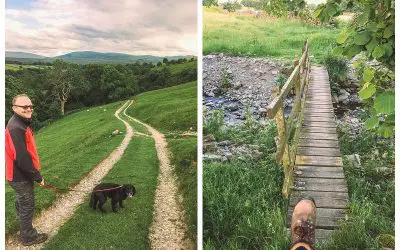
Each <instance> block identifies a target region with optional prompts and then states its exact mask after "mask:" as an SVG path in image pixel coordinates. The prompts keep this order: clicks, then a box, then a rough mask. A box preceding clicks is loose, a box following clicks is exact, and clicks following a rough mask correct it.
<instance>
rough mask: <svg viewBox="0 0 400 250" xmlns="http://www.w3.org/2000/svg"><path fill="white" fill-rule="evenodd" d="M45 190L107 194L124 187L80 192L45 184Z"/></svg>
mask: <svg viewBox="0 0 400 250" xmlns="http://www.w3.org/2000/svg"><path fill="white" fill-rule="evenodd" d="M41 187H42V188H44V189H47V190H53V191H75V192H86V193H87V192H105V191H110V190H114V189H119V188H121V187H122V185H120V186H118V187H113V188H105V189H97V190H96V189H95V190H78V189H71V188H59V187H56V186H54V185H49V184H44V185H43V186H41Z"/></svg>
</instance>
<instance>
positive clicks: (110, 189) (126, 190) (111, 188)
mask: <svg viewBox="0 0 400 250" xmlns="http://www.w3.org/2000/svg"><path fill="white" fill-rule="evenodd" d="M135 193H136V189H135V187H134V186H133V185H131V184H124V185H119V184H114V183H101V184H99V185H97V186H96V187H95V188H94V189H93V192H92V196H91V197H90V203H89V206H90V207H91V208H93V209H94V210H96V205H97V202H99V206H98V207H99V209H100V211H102V212H106V210H104V209H103V205H104V203H106V201H107V197H110V198H111V206H112V210H113V212H114V213H115V212H117V203H119V207H121V208H123V207H124V206H123V204H122V202H123V200H125V199H126V198H127V197H132V196H134V195H135Z"/></svg>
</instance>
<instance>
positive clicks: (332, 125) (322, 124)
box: [303, 121, 336, 128]
mask: <svg viewBox="0 0 400 250" xmlns="http://www.w3.org/2000/svg"><path fill="white" fill-rule="evenodd" d="M303 127H322V128H336V124H335V123H333V121H332V122H319V121H303Z"/></svg>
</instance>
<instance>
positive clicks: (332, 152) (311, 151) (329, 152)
mask: <svg viewBox="0 0 400 250" xmlns="http://www.w3.org/2000/svg"><path fill="white" fill-rule="evenodd" d="M335 136H336V135H335ZM297 154H298V155H320V156H338V157H339V156H341V154H340V150H339V149H338V148H320V147H298V148H297Z"/></svg>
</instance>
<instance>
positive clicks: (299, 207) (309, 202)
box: [290, 198, 316, 249]
mask: <svg viewBox="0 0 400 250" xmlns="http://www.w3.org/2000/svg"><path fill="white" fill-rule="evenodd" d="M315 226H316V206H315V202H314V199H312V198H304V199H302V200H300V201H299V202H298V203H297V204H296V206H295V207H294V209H293V215H292V225H291V228H290V231H291V233H292V245H293V247H294V246H296V245H298V246H299V247H304V248H299V249H314V244H315ZM298 243H302V244H300V245H299V244H298ZM304 243H305V244H304ZM303 244H304V245H309V247H310V248H307V247H305V246H303ZM292 249H297V248H292Z"/></svg>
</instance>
